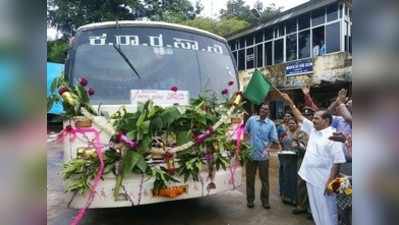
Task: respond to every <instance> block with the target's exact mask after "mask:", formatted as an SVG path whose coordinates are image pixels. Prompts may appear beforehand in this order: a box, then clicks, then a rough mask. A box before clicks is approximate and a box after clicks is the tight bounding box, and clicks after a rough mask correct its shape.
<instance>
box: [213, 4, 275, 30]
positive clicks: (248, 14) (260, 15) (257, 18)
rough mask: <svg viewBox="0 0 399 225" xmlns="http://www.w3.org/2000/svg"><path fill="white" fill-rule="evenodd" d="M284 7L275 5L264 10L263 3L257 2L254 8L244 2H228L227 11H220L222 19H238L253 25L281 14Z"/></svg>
mask: <svg viewBox="0 0 399 225" xmlns="http://www.w3.org/2000/svg"><path fill="white" fill-rule="evenodd" d="M281 9H282V7H276V5H275V4H274V3H272V4H270V5H269V6H267V7H266V8H264V6H263V3H262V2H261V1H259V0H258V1H256V3H255V5H254V7H253V8H251V7H249V6H248V5H245V2H244V1H243V0H228V1H227V3H226V9H222V10H220V18H222V19H223V18H224V19H229V18H238V19H241V20H245V21H246V22H248V23H250V24H251V25H252V26H253V25H258V24H260V23H263V22H265V21H267V20H269V19H270V18H272V17H273V16H275V15H276V14H278V13H280V12H281Z"/></svg>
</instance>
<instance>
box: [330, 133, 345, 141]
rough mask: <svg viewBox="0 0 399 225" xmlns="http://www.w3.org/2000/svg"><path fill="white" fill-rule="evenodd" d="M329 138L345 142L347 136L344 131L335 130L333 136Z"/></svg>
mask: <svg viewBox="0 0 399 225" xmlns="http://www.w3.org/2000/svg"><path fill="white" fill-rule="evenodd" d="M328 139H330V140H332V141H338V142H342V143H345V141H346V137H345V135H344V134H343V133H340V132H339V133H336V132H334V133H333V135H332V136H330V137H329V138H328Z"/></svg>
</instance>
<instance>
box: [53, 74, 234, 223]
mask: <svg viewBox="0 0 399 225" xmlns="http://www.w3.org/2000/svg"><path fill="white" fill-rule="evenodd" d="M87 84H88V82H87V80H85V79H81V80H80V82H79V86H78V87H75V88H71V87H67V86H65V84H64V86H62V87H61V88H60V91H59V94H60V95H61V96H62V98H63V100H64V101H63V104H64V106H66V111H67V114H68V115H69V116H68V117H67V118H73V117H74V116H83V117H85V118H86V119H88V120H90V121H91V123H92V124H94V125H95V127H96V128H89V129H95V130H96V132H97V133H99V132H105V133H106V134H108V135H110V136H112V137H113V138H112V139H111V144H110V145H109V149H110V150H111V151H110V150H105V151H103V150H101V151H98V150H97V149H96V154H97V159H96V157H95V156H94V157H93V156H92V158H91V159H92V160H94V161H93V162H94V163H98V162H99V163H100V168H99V169H98V170H96V171H97V175H96V178H95V182H94V183H93V186H92V187H91V188H90V195H89V199H88V201H87V204H86V207H85V208H83V209H81V210H80V212H79V214H78V215H77V216H76V217H75V219H74V220H73V222H72V223H71V224H78V223H79V221H80V220H81V219H82V218H83V215H84V212H85V210H86V209H87V208H88V207H89V206H90V204H91V201H93V197H90V196H92V195H93V194H94V193H95V188H96V186H97V184H98V179H99V177H101V176H102V175H103V174H106V173H108V172H110V171H111V169H112V168H113V169H112V171H115V172H116V174H115V175H116V176H117V179H116V180H117V181H116V186H115V188H114V197H115V198H117V197H118V195H119V189H120V188H123V185H122V181H123V178H124V176H125V175H126V173H128V172H132V168H133V170H137V171H140V172H139V173H141V177H142V182H143V179H144V175H145V174H147V175H149V176H152V177H155V183H154V191H155V192H154V194H155V193H157V194H160V193H161V195H163V196H176V195H179V194H181V193H183V192H184V191H183V190H184V188H183V187H180V189H179V190H174V189H173V190H170V191H172V192H173V193H169V191H168V189H167V188H166V185H165V183H166V182H180V181H179V180H177V179H176V178H174V177H173V175H174V174H175V172H176V167H175V166H174V163H175V160H174V159H175V157H176V155H177V154H180V155H181V156H179V160H178V163H179V165H185V163H184V162H189V161H192V160H195V161H193V162H196V165H200V164H202V163H203V162H202V159H201V158H198V157H199V155H198V154H197V153H195V151H190V152H189V151H187V150H189V149H193V148H195V149H198V148H203V147H205V146H209V145H210V146H211V147H212V146H214V145H215V143H214V141H216V139H215V138H216V136H220V135H222V136H225V134H226V131H225V129H226V126H223V129H222V130H219V128H220V127H221V126H222V125H223V124H227V122H228V121H229V120H230V119H231V116H232V114H233V112H234V111H235V110H236V108H237V107H239V106H240V103H241V98H242V96H241V93H240V92H238V93H236V94H234V95H233V98H232V100H230V102H229V103H228V104H227V105H228V106H229V108H228V110H227V111H225V112H224V113H221V114H220V118H219V119H218V120H217V121H216V122H214V123H213V124H212V125H208V128H206V129H204V130H202V131H201V132H198V131H197V134H196V135H194V136H193V138H192V139H191V140H187V141H186V142H183V143H182V142H180V144H179V145H176V144H173V145H168V144H167V143H166V145H164V144H163V143H161V144H163V147H161V148H154V147H151V145H149V144H150V143H151V140H152V141H153V138H154V137H152V136H151V135H150V136H148V135H147V136H143V134H146V132H148V131H146V129H145V127H146V126H147V127H148V126H149V124H150V123H152V122H154V121H152V120H151V118H153V117H154V115H158V114H161V115H163V114H165V113H166V114H167V113H171V115H172V117H173V115H174V114H173V113H174V112H173V108H172V109H168V110H169V111H168V110H166V109H165V110H161V109H159V108H156V106H153V105H152V104H151V103H148V102H147V103H146V104H145V106H147V107H148V108H145V110H144V111H142V112H139V114H137V115H136V116H138V118H136V119H137V122H135V123H136V128H135V129H134V130H131V131H129V130H127V131H126V130H125V129H122V130H120V128H121V127H120V126H118V125H117V124H112V125H111V123H110V122H109V121H107V122H106V123H104V121H103V120H101V119H100V118H99V117H98V116H97V115H96V113H94V110H93V109H92V108H91V107H90V105H89V101H88V96H91V95H93V94H94V93H95V92H94V89H88V90H86V89H85V87H86V86H87ZM233 84H234V83H233V82H232V81H230V82H229V83H228V85H229V86H232V85H233ZM226 90H227V89H225V90H223V91H222V94H223V95H225V96H227V94H228V90H227V91H226ZM171 91H177V87H172V88H171ZM226 100H227V99H226ZM203 103H204V102H201V103H200V104H197V105H196V106H195V107H196V109H195V108H194V109H192V111H191V113H194V114H193V116H194V117H195V113H198V112H196V110H198V109H200V107H201V108H203V109H202V110H205V111H204V112H207V111H208V110H210V109H212V110H214V108H213V106H211V107H212V108H208V107H210V106H209V105H207V104H203ZM171 110H172V111H171ZM157 112H159V113H158V114H157ZM207 114H209V113H207ZM126 115H128V113H127V112H123V113H122V114H121V116H122V117H119V119H123V116H126ZM209 115H212V114H209ZM128 116H130V118H129V119H132V118H133V117H131V116H132V114H129V115H128ZM151 116H152V117H151ZM150 117H151V118H150ZM183 117H184V116H183ZM183 117H182V118H183ZM194 117H193V118H194ZM165 118H167V119H168V118H170V115H169V114H167V116H166V117H165ZM195 118H196V117H195ZM119 122H121V121H119ZM118 127H119V128H118ZM168 127H169V125H168ZM143 129H144V130H143ZM168 129H169V128H168ZM196 129H197V128H196ZM79 130H80V128H73V127H71V126H67V127H66V128H65V129H64V131H62V132H61V134H60V136H59V137H60V139H63V138H65V136H67V135H70V140H71V141H74V140H75V139H76V137H77V134H78V133H80V131H79ZM191 130H192V129H189V131H190V132H191ZM241 130H242V126H239V127H238V128H237V130H236V131H235V133H236V134H237V137H240V136H241ZM193 131H194V130H193ZM132 132H133V133H132ZM140 132H141V133H140ZM143 132H144V133H143ZM166 132H167V133H166V142H168V130H166ZM96 137H97V135H96ZM217 140H219V139H217ZM148 141H150V142H148ZM95 142H96V143H97V139H96V140H95ZM98 143H99V142H98ZM212 143H213V144H212ZM226 143H227V142H226ZM88 144H89V145H90V143H88ZM220 144H221V143H219V145H220ZM98 146H99V145H97V147H98ZM103 147H105V146H104V145H103ZM219 147H220V146H219ZM219 147H217V146H216V147H212V148H219ZM241 147H242V146H241ZM241 147H240V138H238V139H237V141H236V150H235V151H234V153H233V154H235V161H234V162H237V160H238V159H239V158H240V155H237V154H240V148H241ZM205 148H206V147H205ZM212 148H211V149H212ZM112 149H113V150H112ZM220 149H226V147H223V146H222V147H221V148H220ZM227 149H233V148H227ZM104 153H105V159H104V156H102V154H104ZM187 153H188V154H187ZM148 154H151V155H152V154H155V155H156V154H159V155H162V156H163V157H162V159H163V160H161V161H160V163H166V165H167V168H164V167H162V166H160V164H158V166H154V165H156V164H154V162H155V161H154V162H153V163H151V160H148V159H147V157H146V155H147V156H148ZM182 154H183V155H185V156H184V157H183V158H182V156H183V155H182ZM223 157H224V156H222V155H220V154H219V153H215V152H212V151H207V153H206V154H205V158H206V159H207V160H206V161H207V163H208V164H209V165H212V167H213V165H216V167H217V169H218V168H220V167H222V168H224V169H226V165H224V164H226V163H227V161H226V160H225V159H223ZM79 160H82V159H79V158H77V159H73V160H71V161H70V162H67V163H66V164H65V166H64V172H65V171H69V172H68V174H70V175H68V176H65V178H66V179H71V177H73V176H71V174H72V173H73V171H82V170H83V171H85V170H86V167H85V166H87V165H88V164H87V163H84V164H79V163H74V162H75V161H76V162H78V161H79ZM96 160H98V161H97V162H96ZM132 160H133V161H132ZM182 160H183V161H182ZM184 160H188V161H184ZM104 161H105V163H104ZM182 163H183V164H182ZM198 163H199V164H198ZM237 164H238V163H234V165H230V166H229V170H230V173H231V177H230V183H231V184H232V185H233V189H234V188H235V182H234V173H235V169H236V168H237ZM76 165H77V166H78V167H76ZM90 165H95V164H90ZM74 166H75V167H74ZM79 166H80V167H79ZM104 166H106V168H108V169H106V171H104ZM185 169H187V168H184V167H180V168H179V171H178V172H179V174H180V175H181V174H182V173H185V175H184V179H185V180H186V179H187V178H188V176H190V175H192V176H193V179H194V180H196V179H198V178H196V177H197V173H199V171H200V167H198V168H197V167H195V170H193V171H191V170H185ZM211 170H212V169H211ZM211 170H210V173H211ZM92 171H93V170H92ZM115 172H114V173H115ZM92 176H93V175H89V176H88V177H89V178H90V177H92ZM209 177H211V175H209ZM97 178H98V179H97ZM211 184H213V186H212V185H211V186H210V187H209V188H208V191H209V190H210V189H213V188H216V187H215V184H214V183H213V182H212V183H211ZM142 185H143V184H141V185H140V191H139V192H140V193H139V195H140V196H139V203H138V204H140V201H141V192H142V190H141V188H142ZM208 186H209V185H208ZM165 188H166V189H165ZM182 188H183V189H182ZM77 190H78V189H77Z"/></svg>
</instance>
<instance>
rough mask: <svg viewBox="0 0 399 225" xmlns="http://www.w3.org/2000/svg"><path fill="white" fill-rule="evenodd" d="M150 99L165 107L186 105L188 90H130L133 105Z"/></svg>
mask: <svg viewBox="0 0 399 225" xmlns="http://www.w3.org/2000/svg"><path fill="white" fill-rule="evenodd" d="M148 100H152V101H153V102H154V104H155V105H158V106H161V107H167V106H172V105H176V104H178V105H188V104H189V100H190V96H189V92H188V91H169V90H130V102H131V104H133V105H136V104H137V103H145V102H146V101H148Z"/></svg>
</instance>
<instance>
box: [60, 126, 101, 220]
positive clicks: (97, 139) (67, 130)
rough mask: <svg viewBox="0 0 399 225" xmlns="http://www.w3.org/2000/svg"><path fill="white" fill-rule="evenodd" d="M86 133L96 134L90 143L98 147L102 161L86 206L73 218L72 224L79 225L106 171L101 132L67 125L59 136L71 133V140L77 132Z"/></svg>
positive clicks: (98, 154) (63, 136)
mask: <svg viewBox="0 0 399 225" xmlns="http://www.w3.org/2000/svg"><path fill="white" fill-rule="evenodd" d="M86 133H93V134H94V135H95V138H94V141H93V142H92V143H89V145H91V146H92V147H94V148H95V149H96V153H97V157H98V159H99V161H100V168H99V169H98V171H97V174H96V177H95V178H94V181H93V183H92V186H91V188H90V194H89V197H88V198H87V201H86V206H85V207H84V208H81V209H80V210H79V212H78V214H77V215H76V216H75V218H73V219H72V221H71V223H70V225H78V224H79V223H80V221H81V220H82V219H83V217H84V216H85V214H86V210H87V209H88V208H89V207H90V205H91V203H92V202H93V200H94V197H95V194H96V188H97V185H98V182H99V181H100V179H101V176H102V175H103V173H104V155H103V145H102V144H101V143H100V132H99V131H98V130H96V129H95V128H73V127H72V126H70V125H69V126H67V127H66V128H65V129H64V130H63V131H62V132H61V133H60V135H59V136H58V140H61V141H62V140H63V139H64V138H65V136H66V135H68V134H70V135H71V136H72V138H71V140H72V141H73V140H75V138H76V136H77V134H86Z"/></svg>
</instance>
